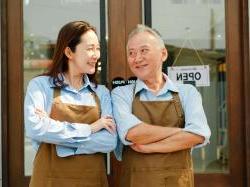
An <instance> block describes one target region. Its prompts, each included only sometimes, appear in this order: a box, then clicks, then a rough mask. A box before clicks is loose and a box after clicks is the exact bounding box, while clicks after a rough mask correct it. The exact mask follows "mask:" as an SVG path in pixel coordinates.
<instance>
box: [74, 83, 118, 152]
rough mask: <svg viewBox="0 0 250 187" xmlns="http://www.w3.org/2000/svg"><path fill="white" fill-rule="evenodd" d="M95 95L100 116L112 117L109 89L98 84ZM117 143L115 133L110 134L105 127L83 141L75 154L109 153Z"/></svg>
mask: <svg viewBox="0 0 250 187" xmlns="http://www.w3.org/2000/svg"><path fill="white" fill-rule="evenodd" d="M97 95H98V97H99V98H100V105H101V116H102V117H105V116H110V117H113V113H112V105H111V97H110V92H109V90H108V89H107V88H106V87H105V86H102V85H99V86H98V91H97ZM116 143H117V133H116V132H115V133H114V134H111V133H110V132H108V131H107V130H106V129H103V130H101V131H98V132H96V133H93V134H91V136H90V140H89V141H87V142H83V143H82V144H81V146H80V147H79V148H78V149H77V150H76V152H75V154H92V153H97V152H101V153H109V152H111V151H113V150H114V149H115V147H116Z"/></svg>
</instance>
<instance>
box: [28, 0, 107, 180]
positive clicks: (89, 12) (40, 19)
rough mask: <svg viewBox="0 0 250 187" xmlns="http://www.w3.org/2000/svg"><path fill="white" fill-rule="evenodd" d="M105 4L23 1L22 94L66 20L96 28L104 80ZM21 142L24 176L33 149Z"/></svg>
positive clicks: (95, 1)
mask: <svg viewBox="0 0 250 187" xmlns="http://www.w3.org/2000/svg"><path fill="white" fill-rule="evenodd" d="M105 3H106V1H99V0H91V1H90V0H53V1H50V0H43V1H40V0H24V1H23V15H24V17H23V25H24V28H23V29H24V30H23V33H24V44H23V46H24V61H23V69H24V93H25V91H26V87H27V84H28V82H29V80H30V79H32V78H33V77H34V76H37V75H39V74H42V73H43V72H44V71H45V70H46V68H47V67H48V65H49V64H50V63H52V55H53V51H54V48H55V43H56V38H57V34H58V32H59V29H60V28H61V27H62V26H63V25H64V24H66V23H67V22H69V21H75V20H86V21H88V22H90V23H91V24H92V25H94V26H95V27H96V29H97V33H98V35H99V38H100V40H101V48H102V49H101V50H102V51H101V53H102V54H101V56H102V57H101V62H100V63H98V78H99V81H100V82H101V83H104V84H105V83H106V61H107V60H106V58H105V56H106V51H105V50H106V49H105V46H106V42H105V27H106V25H105V22H106V20H105V18H106V16H105ZM103 13H104V15H103ZM100 18H102V20H101V19H100ZM24 145H25V175H26V176H29V175H31V173H32V162H33V159H34V156H35V152H34V150H33V148H32V145H31V142H30V140H29V139H28V138H25V140H24Z"/></svg>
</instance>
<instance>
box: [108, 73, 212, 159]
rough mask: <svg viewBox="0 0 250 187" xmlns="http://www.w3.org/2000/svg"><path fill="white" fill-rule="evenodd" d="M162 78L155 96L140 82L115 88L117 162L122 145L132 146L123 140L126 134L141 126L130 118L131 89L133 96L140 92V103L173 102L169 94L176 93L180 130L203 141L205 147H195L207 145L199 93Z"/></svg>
mask: <svg viewBox="0 0 250 187" xmlns="http://www.w3.org/2000/svg"><path fill="white" fill-rule="evenodd" d="M164 78H165V80H166V83H165V84H164V86H163V88H162V89H161V90H160V91H159V92H158V93H157V94H156V95H154V94H153V93H152V92H151V91H150V89H149V88H148V87H147V85H146V84H145V83H144V82H143V81H141V80H139V79H138V80H137V81H136V83H135V84H130V85H126V86H120V87H116V88H115V89H114V90H113V91H112V93H111V97H112V104H113V113H114V117H115V121H116V124H117V131H118V134H119V139H120V141H121V142H119V144H118V145H117V149H116V150H115V153H116V157H117V159H118V160H121V158H122V148H123V145H122V144H124V145H131V144H132V143H131V142H129V141H127V140H126V135H127V133H128V130H129V129H130V128H132V127H134V126H136V125H138V124H140V123H142V121H141V120H139V119H138V118H137V117H136V116H135V115H133V114H132V102H133V99H134V95H133V90H134V88H135V93H138V92H140V100H141V101H167V100H170V99H172V98H173V97H172V94H171V92H178V94H179V97H180V100H181V105H182V108H183V111H184V115H185V127H184V128H183V130H184V131H187V132H191V133H194V134H197V135H200V136H203V137H204V138H205V141H204V143H203V144H199V145H197V146H196V147H200V146H204V145H206V144H207V143H208V142H209V138H210V135H211V131H210V128H209V126H208V124H207V119H206V116H205V113H204V110H203V106H202V99H201V95H200V93H199V92H198V91H197V89H196V88H195V87H194V86H192V85H188V84H174V83H173V82H172V81H171V80H170V79H169V78H168V77H167V76H166V75H165V74H164ZM121 143H122V144H121Z"/></svg>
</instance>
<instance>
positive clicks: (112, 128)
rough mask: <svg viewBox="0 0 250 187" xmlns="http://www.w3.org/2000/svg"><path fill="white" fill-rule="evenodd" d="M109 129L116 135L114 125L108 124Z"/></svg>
mask: <svg viewBox="0 0 250 187" xmlns="http://www.w3.org/2000/svg"><path fill="white" fill-rule="evenodd" d="M107 125H108V126H109V128H110V129H111V130H112V132H113V133H116V126H115V124H114V123H107Z"/></svg>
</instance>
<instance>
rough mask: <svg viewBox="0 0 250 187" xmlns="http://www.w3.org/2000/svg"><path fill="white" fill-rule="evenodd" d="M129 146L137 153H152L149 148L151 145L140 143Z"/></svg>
mask: <svg viewBox="0 0 250 187" xmlns="http://www.w3.org/2000/svg"><path fill="white" fill-rule="evenodd" d="M130 147H131V148H132V149H133V150H134V151H136V152H139V153H153V151H152V150H151V146H150V145H147V144H146V145H142V144H133V145H130Z"/></svg>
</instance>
